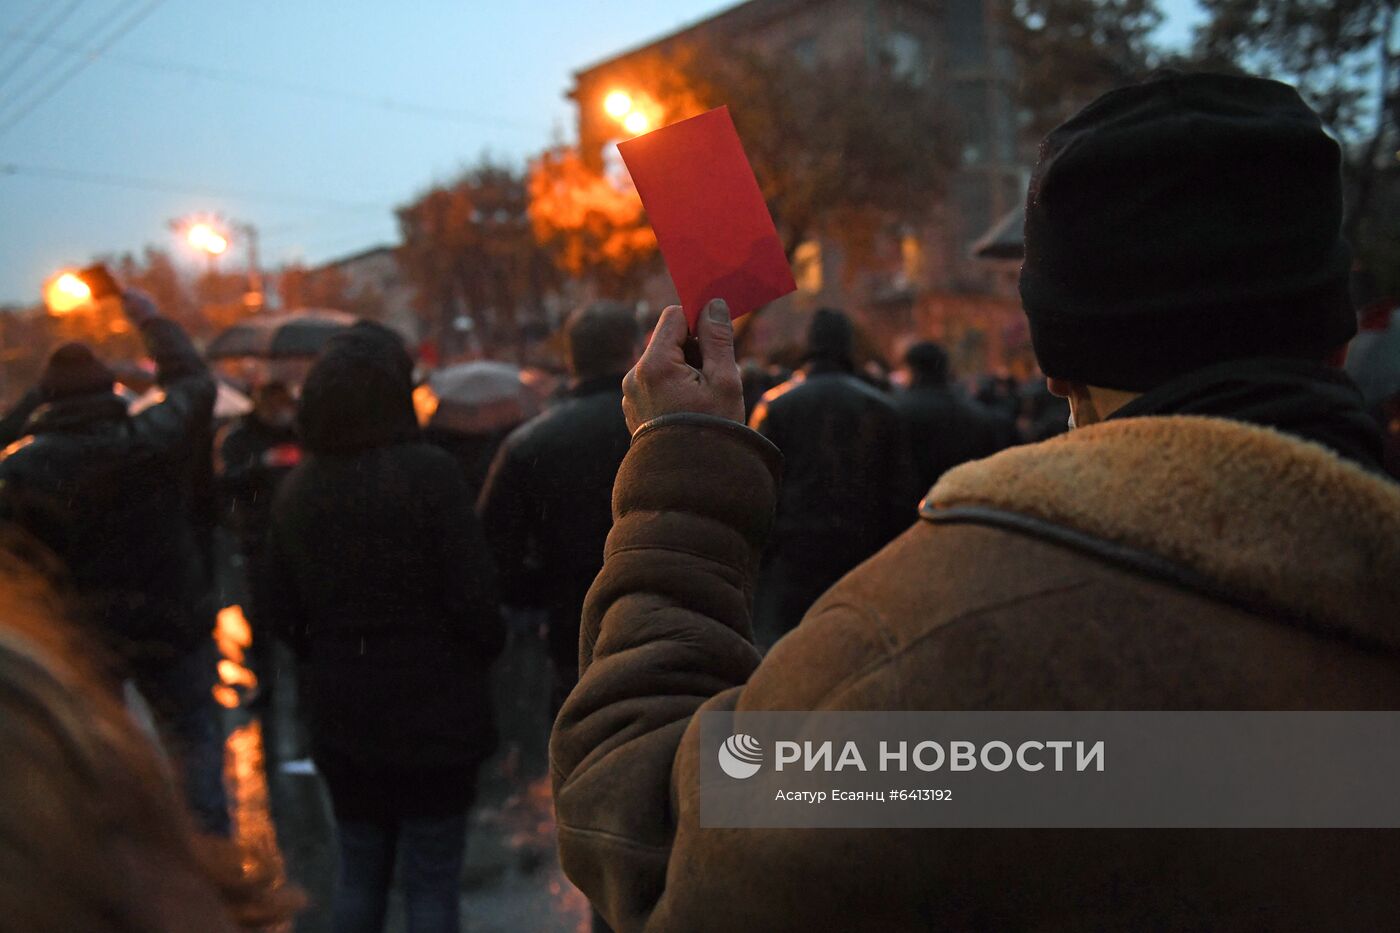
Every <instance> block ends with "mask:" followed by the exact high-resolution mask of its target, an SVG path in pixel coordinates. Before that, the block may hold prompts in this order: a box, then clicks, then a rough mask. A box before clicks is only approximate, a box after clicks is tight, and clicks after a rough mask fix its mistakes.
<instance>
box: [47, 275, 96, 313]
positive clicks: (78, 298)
mask: <svg viewBox="0 0 1400 933" xmlns="http://www.w3.org/2000/svg"><path fill="white" fill-rule="evenodd" d="M91 300H92V289H91V288H89V287H88V284H87V283H86V282H84V281H83V280H82V279H81V278H79V277H78V274H77V273H76V272H73V271H71V270H66V269H65V270H64V271H62V272H59V273H58V274H56V275H54V276H53V277H52V278H50V279H49V281H48V282H47V283H46V284H45V285H44V304H45V305H46V306H47V307H48V309H49V313H50V314H52V315H54V316H55V317H62V316H63V315H65V314H68V313H69V312H71V311H75V310H77V309H78V308H81V307H82V306H83V305H85V304H87V303H88V302H89V301H91Z"/></svg>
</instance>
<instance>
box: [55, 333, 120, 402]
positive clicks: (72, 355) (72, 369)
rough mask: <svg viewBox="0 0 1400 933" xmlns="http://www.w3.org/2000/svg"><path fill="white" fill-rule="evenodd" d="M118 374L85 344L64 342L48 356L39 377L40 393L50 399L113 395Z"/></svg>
mask: <svg viewBox="0 0 1400 933" xmlns="http://www.w3.org/2000/svg"><path fill="white" fill-rule="evenodd" d="M116 381H117V377H116V375H115V374H114V373H113V372H112V371H111V370H110V369H108V368H107V366H106V364H104V363H103V362H102V361H101V360H99V359H98V358H97V357H96V356H95V355H94V354H93V352H92V348H91V347H89V346H88V345H87V344H85V343H77V342H74V343H65V344H63V346H61V347H59V348H58V349H57V350H54V351H53V353H52V354H50V355H49V361H48V362H47V363H45V364H44V372H43V374H42V375H40V376H39V390H40V391H41V392H43V393H44V395H45V396H46V397H47V398H51V399H62V398H72V397H74V396H78V395H94V394H97V393H100V392H111V391H112V384H113V383H115V382H116Z"/></svg>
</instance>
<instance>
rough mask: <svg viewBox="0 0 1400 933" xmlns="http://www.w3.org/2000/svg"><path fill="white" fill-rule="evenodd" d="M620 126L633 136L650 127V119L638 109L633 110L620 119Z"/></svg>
mask: <svg viewBox="0 0 1400 933" xmlns="http://www.w3.org/2000/svg"><path fill="white" fill-rule="evenodd" d="M622 128H623V129H625V130H626V131H627V132H629V133H631V134H632V135H633V136H640V135H642V134H643V133H645V132H646V131H647V130H649V129H651V121H650V120H648V119H647V115H646V114H644V113H642V112H641V111H640V110H634V111H632V112H631V113H629V114H628V115H627V119H625V120H623V121H622Z"/></svg>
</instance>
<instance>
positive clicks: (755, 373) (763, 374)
mask: <svg viewBox="0 0 1400 933" xmlns="http://www.w3.org/2000/svg"><path fill="white" fill-rule="evenodd" d="M739 378H740V380H741V382H742V384H743V387H744V417H746V418H749V417H752V416H753V412H754V409H755V408H757V407H758V403H759V402H761V401H763V396H764V395H765V394H767V392H768V390H769V389H772V388H774V387H776V386H779V385H781V384H782V383H784V382H786V381H787V380H788V379H790V378H792V373H791V372H790V371H789V370H785V369H781V368H779V367H777V366H764V365H763V364H762V363H760V362H759V361H758V360H755V359H747V360H744V361H743V362H742V363H740V364H739Z"/></svg>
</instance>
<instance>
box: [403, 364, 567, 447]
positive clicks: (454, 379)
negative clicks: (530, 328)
mask: <svg viewBox="0 0 1400 933" xmlns="http://www.w3.org/2000/svg"><path fill="white" fill-rule="evenodd" d="M532 386H533V381H532V379H531V377H530V374H528V373H526V372H524V371H522V370H521V369H520V368H519V367H517V366H512V365H511V364H509V363H497V362H493V361H491V360H474V361H472V362H470V363H459V364H457V365H456V366H449V367H447V368H446V369H440V370H438V371H437V372H435V373H433V374H432V375H431V376H429V377H428V381H427V382H425V383H424V384H423V385H420V386H419V387H418V388H417V389H416V390H415V391H414V393H413V403H414V407H415V408H416V409H417V411H418V418H419V421H420V423H422V424H423V426H424V427H428V428H438V429H440V430H444V431H452V432H454V433H457V434H491V433H493V432H495V431H503V430H505V429H507V428H513V427H515V426H516V425H518V424H520V423H521V422H523V421H526V420H527V419H529V418H533V417H534V416H535V415H537V414H539V413H540V411H541V410H542V409H543V407H544V403H543V400H542V399H541V397H540V395H539V394H538V393H537V392H536V391H535V389H534V388H533V387H532Z"/></svg>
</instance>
